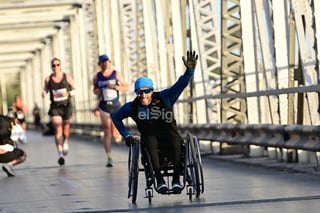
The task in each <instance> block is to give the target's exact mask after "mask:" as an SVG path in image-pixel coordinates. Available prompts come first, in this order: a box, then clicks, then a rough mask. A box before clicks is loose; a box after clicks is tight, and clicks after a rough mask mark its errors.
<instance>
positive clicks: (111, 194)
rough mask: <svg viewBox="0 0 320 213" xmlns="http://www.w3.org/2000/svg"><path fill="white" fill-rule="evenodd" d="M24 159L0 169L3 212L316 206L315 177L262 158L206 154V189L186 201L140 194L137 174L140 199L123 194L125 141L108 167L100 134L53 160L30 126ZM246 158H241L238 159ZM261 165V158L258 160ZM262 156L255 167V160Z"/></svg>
mask: <svg viewBox="0 0 320 213" xmlns="http://www.w3.org/2000/svg"><path fill="white" fill-rule="evenodd" d="M27 136H28V144H26V145H21V147H22V148H23V149H24V150H25V151H26V152H27V154H28V157H27V160H26V162H25V163H23V164H21V165H18V166H16V167H15V172H16V173H17V175H16V176H15V177H7V176H6V174H5V173H4V172H2V173H0V213H2V212H24V213H26V212H30V213H31V212H32V213H35V212H46V213H48V212H153V213H154V212H162V213H164V212H166V213H167V212H168V213H169V212H175V213H176V212H197V211H201V212H202V213H206V212H220V213H221V212H222V213H223V212H228V213H229V212H246V213H250V212H282V213H286V212H318V211H319V209H320V202H319V201H320V181H319V176H318V175H314V174H308V173H305V172H296V171H294V170H290V169H287V168H283V167H279V165H278V166H276V167H272V166H261V165H262V164H269V163H268V162H267V161H263V159H262V160H261V159H260V160H252V159H251V160H249V161H246V163H243V162H241V159H240V160H233V161H230V158H225V160H224V159H222V160H221V159H219V160H217V159H216V157H212V156H211V157H209V156H206V157H203V158H202V160H203V162H202V163H203V169H204V194H201V195H200V197H199V198H193V199H192V200H191V201H189V198H188V195H187V194H186V191H183V192H182V194H180V195H160V194H157V193H154V197H153V199H152V202H151V204H150V203H149V202H148V199H146V198H144V196H145V194H144V186H145V181H144V175H143V174H142V173H140V176H139V185H138V188H139V189H138V191H139V192H138V197H137V202H136V204H133V203H132V202H131V200H130V199H128V197H127V190H128V187H127V183H128V170H127V153H128V152H127V151H128V150H127V147H126V146H124V145H123V144H121V145H118V144H114V145H113V156H114V167H113V168H107V167H105V164H106V157H105V155H104V149H103V145H102V142H101V140H99V139H92V138H86V137H76V138H75V137H72V138H71V139H70V152H69V155H68V156H67V158H66V165H65V166H59V165H58V164H57V152H56V150H55V146H54V142H53V137H52V136H49V137H43V136H42V135H40V134H39V133H38V132H34V131H31V130H29V131H28V133H27ZM242 161H243V159H242ZM262 161H263V162H264V163H261V162H262ZM257 162H259V164H260V165H258V166H256V165H257Z"/></svg>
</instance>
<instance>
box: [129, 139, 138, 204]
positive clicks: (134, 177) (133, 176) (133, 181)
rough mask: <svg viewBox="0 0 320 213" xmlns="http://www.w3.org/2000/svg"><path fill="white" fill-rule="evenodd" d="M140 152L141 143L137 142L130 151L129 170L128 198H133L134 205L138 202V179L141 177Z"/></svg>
mask: <svg viewBox="0 0 320 213" xmlns="http://www.w3.org/2000/svg"><path fill="white" fill-rule="evenodd" d="M139 150H140V143H139V141H135V143H134V144H133V145H131V146H130V149H129V159H128V166H129V167H128V170H129V180H128V187H129V189H128V198H130V197H132V203H135V202H136V199H137V192H138V177H139Z"/></svg>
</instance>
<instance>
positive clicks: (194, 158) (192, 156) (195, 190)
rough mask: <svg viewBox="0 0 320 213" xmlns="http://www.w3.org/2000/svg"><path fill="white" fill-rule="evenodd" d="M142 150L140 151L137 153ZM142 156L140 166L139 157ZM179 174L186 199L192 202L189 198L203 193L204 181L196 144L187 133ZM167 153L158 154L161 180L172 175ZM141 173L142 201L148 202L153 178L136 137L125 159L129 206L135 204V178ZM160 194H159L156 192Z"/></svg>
mask: <svg viewBox="0 0 320 213" xmlns="http://www.w3.org/2000/svg"><path fill="white" fill-rule="evenodd" d="M140 149H141V150H140ZM140 151H141V152H142V154H141V164H142V166H141V165H140V164H139V157H140ZM181 155H182V156H181V165H180V166H181V174H180V176H183V189H182V191H183V190H184V189H185V188H186V190H187V195H188V196H189V200H190V201H191V200H192V196H193V195H195V196H196V198H198V197H199V196H200V193H203V192H204V180H203V170H202V162H201V155H200V146H199V141H198V139H197V137H196V136H194V135H192V134H190V133H188V134H187V137H186V140H185V141H184V143H183V144H182V151H181ZM166 158H169V156H168V155H166V152H161V153H159V159H160V165H161V166H160V170H161V173H162V174H163V176H164V178H166V179H167V183H169V179H170V178H171V177H172V175H173V164H172V162H170V159H166ZM140 171H144V174H145V178H146V187H145V198H148V200H149V203H151V200H152V197H153V189H154V190H155V191H156V192H158V191H157V189H156V186H155V176H154V172H153V168H152V163H151V158H150V155H149V153H148V152H147V150H146V148H145V147H142V148H141V144H140V138H139V137H135V142H134V143H133V144H132V145H131V146H130V148H129V157H128V172H129V174H128V198H131V200H132V203H135V202H136V199H137V192H138V179H139V172H140ZM158 193H159V192H158ZM165 194H174V192H173V191H172V190H168V192H167V193H165Z"/></svg>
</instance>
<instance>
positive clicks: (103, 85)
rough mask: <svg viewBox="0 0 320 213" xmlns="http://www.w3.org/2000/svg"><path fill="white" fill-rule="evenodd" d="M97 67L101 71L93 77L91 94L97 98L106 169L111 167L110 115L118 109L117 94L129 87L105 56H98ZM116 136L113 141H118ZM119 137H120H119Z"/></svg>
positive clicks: (111, 126) (127, 89)
mask: <svg viewBox="0 0 320 213" xmlns="http://www.w3.org/2000/svg"><path fill="white" fill-rule="evenodd" d="M98 65H99V66H100V68H101V70H100V71H99V72H97V73H96V74H95V76H94V77H93V92H94V94H96V95H97V96H98V97H99V105H98V108H99V111H100V113H99V114H100V120H101V123H102V128H103V132H104V136H103V144H104V149H105V152H106V155H107V160H108V162H107V165H106V166H107V167H112V166H113V162H112V156H111V138H112V128H115V127H113V123H112V120H111V114H112V113H113V112H114V111H116V110H117V109H118V108H119V107H120V105H121V104H120V101H119V92H127V91H129V85H128V83H127V82H126V81H125V80H124V78H123V77H122V74H121V73H120V72H119V71H117V70H115V69H113V68H112V67H111V61H110V59H109V57H108V56H107V55H105V54H104V55H100V56H99V58H98ZM119 136H120V134H118V136H116V138H115V141H119V140H121V138H120V139H119ZM120 137H121V136H120Z"/></svg>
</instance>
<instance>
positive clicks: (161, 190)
mask: <svg viewBox="0 0 320 213" xmlns="http://www.w3.org/2000/svg"><path fill="white" fill-rule="evenodd" d="M157 191H158V192H159V193H160V194H165V193H166V192H167V191H168V185H167V184H166V183H165V182H160V183H158V184H157Z"/></svg>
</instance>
